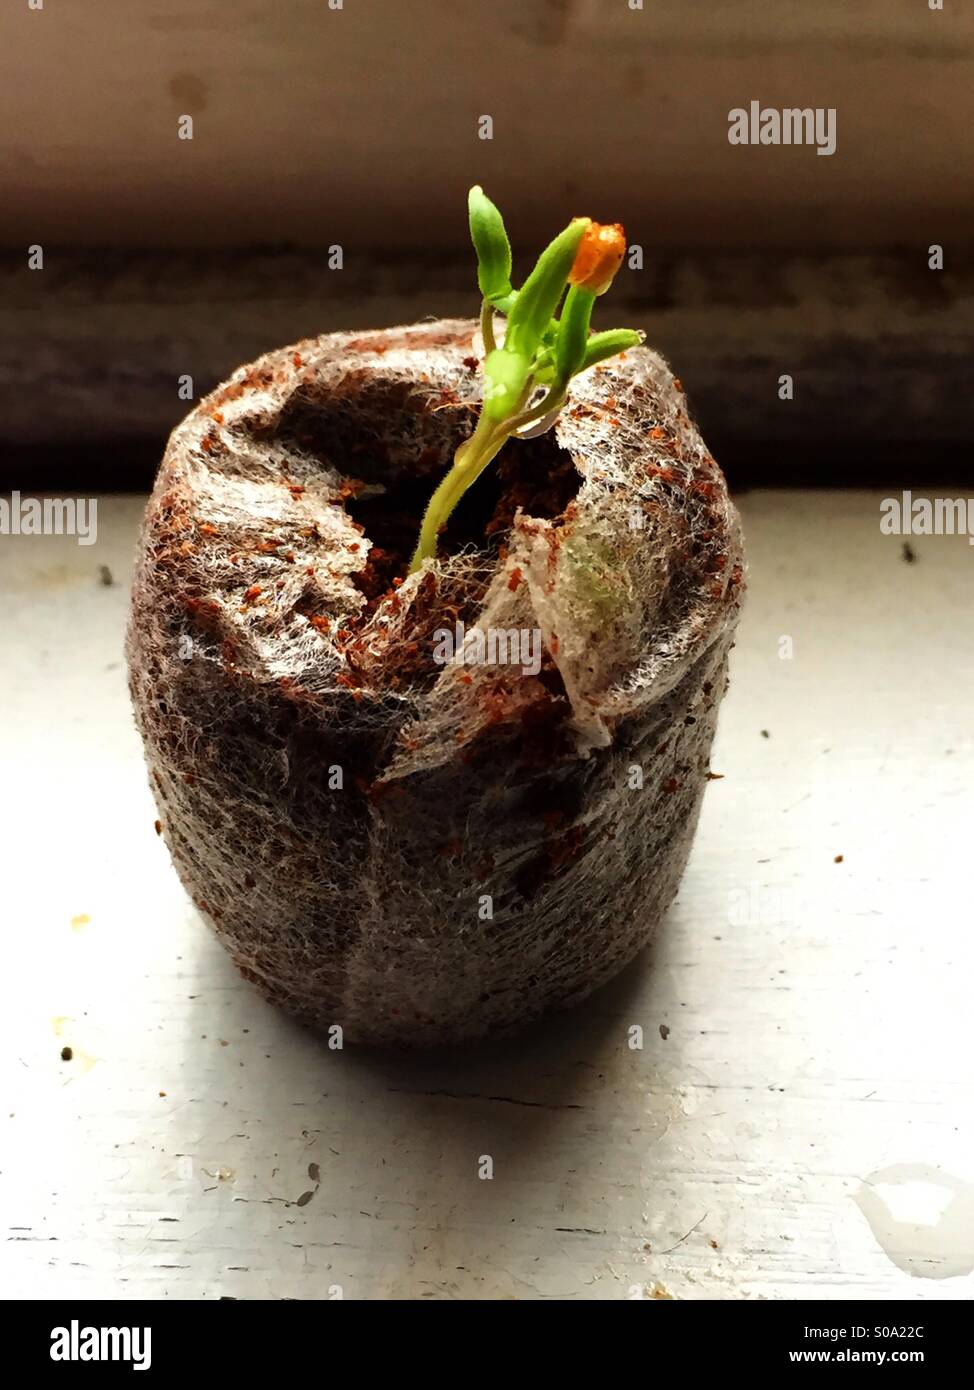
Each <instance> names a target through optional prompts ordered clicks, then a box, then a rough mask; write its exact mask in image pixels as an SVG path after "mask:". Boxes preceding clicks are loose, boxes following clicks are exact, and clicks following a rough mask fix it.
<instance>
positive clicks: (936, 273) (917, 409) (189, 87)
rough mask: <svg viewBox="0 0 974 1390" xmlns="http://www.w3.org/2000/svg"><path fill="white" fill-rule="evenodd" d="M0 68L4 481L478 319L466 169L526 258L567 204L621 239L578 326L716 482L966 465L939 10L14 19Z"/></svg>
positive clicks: (688, 0)
mask: <svg viewBox="0 0 974 1390" xmlns="http://www.w3.org/2000/svg"><path fill="white" fill-rule="evenodd" d="M633 3H637V0H633ZM0 54H2V57H0V93H2V95H0V101H2V120H0V187H2V199H0V248H2V250H0V344H2V346H0V449H2V453H0V467H2V469H3V478H4V486H45V485H47V486H54V485H58V486H64V485H74V486H80V485H86V486H89V487H94V486H106V485H115V486H118V485H129V486H133V487H144V486H146V485H147V483H148V481H149V480H150V479H151V475H152V470H153V467H154V465H155V462H156V461H157V459H158V457H159V455H160V453H161V450H162V447H163V444H164V441H165V436H166V433H167V431H168V429H169V428H171V427H172V425H173V424H174V423H175V422H176V421H177V420H178V419H179V417H180V415H181V414H182V413H183V411H184V410H185V409H186V403H185V402H181V401H180V400H179V398H178V396H177V385H176V383H177V379H178V377H179V376H180V375H182V374H184V373H188V374H190V375H192V376H193V379H194V385H195V388H196V391H197V394H201V393H202V392H203V391H205V390H208V389H209V388H210V387H211V386H212V385H214V384H215V383H216V382H217V381H218V380H220V379H221V378H222V377H223V376H225V375H226V373H227V372H228V371H230V370H231V369H232V368H233V367H234V366H235V365H237V364H238V363H239V362H241V361H244V360H247V359H248V358H250V357H253V356H255V355H256V354H257V353H259V352H260V351H263V350H265V349H267V348H270V347H272V346H275V345H277V344H279V343H282V342H287V341H293V340H296V339H298V338H300V337H303V336H306V335H310V334H314V333H317V332H320V331H324V330H326V329H330V328H338V327H355V326H363V327H364V326H370V325H375V324H380V323H385V322H391V321H402V320H406V319H411V318H414V317H417V316H420V315H423V314H427V313H434V314H438V313H468V312H470V313H472V312H473V311H474V309H475V307H476V296H475V289H474V281H473V276H472V273H471V266H470V261H469V257H468V253H467V251H466V228H465V220H464V206H463V200H464V193H465V190H466V187H467V186H468V184H469V183H471V182H482V183H483V184H484V185H485V187H486V188H487V189H488V191H489V192H490V193H491V194H492V196H494V197H495V198H496V199H497V201H498V202H499V203H500V204H501V206H502V208H503V209H504V211H505V215H506V216H507V219H508V223H509V226H510V229H511V232H512V236H513V238H514V241H515V248H516V250H520V251H521V253H522V256H523V257H524V258H526V257H527V255H529V254H531V253H532V252H533V251H535V250H536V249H537V248H538V246H539V244H540V243H541V241H542V240H543V239H544V238H545V237H547V236H548V235H550V234H551V233H552V232H553V231H554V230H556V229H557V228H558V226H559V225H560V224H562V223H563V222H564V220H565V219H566V218H567V217H568V216H570V215H572V214H574V213H580V212H585V213H589V214H590V215H592V216H595V217H596V218H599V219H602V220H609V221H612V220H616V219H618V220H622V221H623V222H625V224H626V228H627V232H628V234H629V236H630V239H631V240H632V241H635V242H638V243H639V244H640V245H641V246H642V247H643V251H644V267H643V269H642V270H626V271H625V272H624V273H623V274H622V275H621V276H620V279H619V281H618V283H617V286H616V287H615V288H614V289H613V292H612V296H611V301H607V302H606V307H605V310H604V312H605V314H606V315H608V316H609V317H610V318H611V321H612V322H613V323H615V322H628V323H632V324H634V325H636V326H640V327H643V328H645V329H646V331H647V333H648V334H649V338H650V341H651V342H652V344H653V345H654V346H658V347H659V348H660V349H661V350H662V351H663V352H664V353H665V354H666V355H667V356H668V357H669V358H670V359H671V361H672V362H673V365H674V367H675V369H676V370H677V372H678V373H679V375H680V376H681V378H682V379H683V380H684V382H685V384H686V386H687V389H688V392H689V395H690V399H691V402H692V404H693V406H694V408H695V409H696V412H697V414H698V416H699V418H700V421H701V424H702V427H703V429H704V432H705V434H706V436H707V438H708V441H709V442H710V443H711V445H712V447H713V448H714V450H715V452H716V453H717V455H718V457H719V458H721V460H722V461H723V462H724V464H725V467H726V468H727V470H728V472H729V474H730V476H731V479H732V481H733V482H734V483H735V484H736V485H738V486H745V485H747V484H749V483H754V482H762V481H773V482H780V483H789V482H799V481H800V482H806V483H807V482H812V483H816V482H823V483H826V482H827V483H834V482H856V483H861V482H877V483H881V482H887V481H888V482H894V481H897V480H902V481H903V483H904V485H909V484H910V483H920V482H924V481H926V482H935V481H948V480H950V481H958V480H959V481H963V479H964V477H965V476H967V474H968V473H969V451H968V447H967V446H968V445H969V442H970V439H971V435H972V429H971V426H972V424H974V417H972V409H971V404H970V390H969V381H970V366H969V364H970V360H971V352H972V348H974V307H972V306H974V295H972V279H974V272H972V270H971V255H970V252H971V245H972V235H971V234H972V223H971V218H970V210H971V206H972V201H974V200H972V191H974V189H972V184H974V159H972V158H971V155H972V143H974V140H972V134H971V132H972V129H974V84H972V82H971V80H970V73H971V70H972V69H971V59H972V56H974V12H972V11H971V9H970V7H965V6H964V5H962V4H960V3H958V2H957V0H944V8H943V9H942V10H936V9H933V10H932V9H930V7H929V4H928V3H927V0H861V3H857V4H855V5H852V6H850V5H849V4H847V3H845V2H844V0H818V3H815V4H809V3H804V0H776V3H774V4H766V3H758V0H727V3H723V4H715V3H702V0H646V4H645V8H643V9H638V8H636V9H633V8H631V5H630V0H494V3H492V4H491V5H489V6H485V5H483V4H481V3H479V2H478V0H459V2H458V3H443V0H409V3H408V4H403V3H400V2H399V0H344V3H343V5H342V8H341V9H331V8H329V4H328V0H289V3H286V4H278V3H274V4H272V3H269V2H268V0H265V3H262V4H258V3H249V4H247V3H244V4H239V5H230V4H228V3H225V2H224V0H195V3H188V0H184V2H183V3H180V0H176V3H173V4H161V3H148V0H125V2H124V3H123V0H99V3H97V4H95V3H93V0H90V2H89V3H88V4H82V5H75V6H72V7H67V6H65V5H63V4H60V3H56V0H44V4H43V7H42V9H40V10H31V9H29V8H28V0H17V3H11V4H10V5H8V6H7V7H6V8H5V10H4V13H3V16H2V18H0ZM752 99H754V100H758V101H760V102H761V104H762V105H763V106H766V107H768V106H774V107H782V106H801V107H805V106H809V107H826V108H834V109H835V112H836V132H837V144H836V151H835V153H834V154H833V155H831V156H829V157H821V156H818V155H817V154H816V152H815V149H814V148H809V147H807V146H797V147H790V148H788V147H782V146H755V147H739V146H733V145H731V144H729V142H728V139H727V131H728V112H729V111H730V110H731V109H732V108H734V107H738V106H745V107H746V106H747V105H748V103H749V102H750V101H751V100H752ZM484 115H489V116H491V118H492V121H493V138H492V139H491V140H482V139H480V138H479V129H480V124H479V122H480V118H481V117H482V116H484ZM184 116H191V117H192V122H193V138H192V140H183V139H180V138H178V131H179V122H180V118H181V117H184ZM934 244H936V245H940V246H942V247H943V256H944V269H942V270H932V269H930V268H929V264H928V262H929V247H930V246H931V245H934ZM37 245H40V246H42V247H43V251H44V268H43V270H30V269H28V248H29V247H31V246H37ZM334 245H340V246H341V247H342V252H343V269H342V270H340V271H338V270H329V269H328V267H327V248H328V247H329V246H334ZM610 302H611V308H610V307H609V305H610ZM783 373H788V374H789V375H792V376H793V378H794V382H795V387H794V399H793V400H792V401H781V400H780V399H779V396H778V379H779V376H780V375H781V374H783Z"/></svg>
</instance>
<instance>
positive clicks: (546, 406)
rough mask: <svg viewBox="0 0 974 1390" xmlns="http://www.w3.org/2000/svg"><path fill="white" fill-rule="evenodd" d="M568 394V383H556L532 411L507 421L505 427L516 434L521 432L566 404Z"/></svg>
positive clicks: (524, 412)
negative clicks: (526, 426) (518, 431)
mask: <svg viewBox="0 0 974 1390" xmlns="http://www.w3.org/2000/svg"><path fill="white" fill-rule="evenodd" d="M567 394H568V383H567V382H566V381H555V382H553V383H552V385H551V386H550V388H549V390H548V393H547V395H546V396H544V397H543V398H542V399H541V400H540V401H539V402H538V404H537V405H533V406H532V407H531V409H530V410H524V411H522V412H521V414H520V415H513V416H511V418H510V419H508V420H505V422H504V427H505V429H507V430H509V431H510V433H511V434H514V433H515V432H516V431H517V430H521V429H523V428H524V426H525V425H530V424H533V423H534V421H535V420H540V419H542V418H543V416H545V415H548V414H549V413H550V412H551V411H552V410H557V409H558V408H559V407H560V406H563V405H564V404H565V398H566V396H567Z"/></svg>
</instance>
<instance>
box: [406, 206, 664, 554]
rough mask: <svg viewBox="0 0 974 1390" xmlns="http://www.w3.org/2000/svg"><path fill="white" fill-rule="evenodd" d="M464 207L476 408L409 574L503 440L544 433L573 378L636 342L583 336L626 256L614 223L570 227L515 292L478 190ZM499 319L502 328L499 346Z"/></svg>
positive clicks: (493, 218) (496, 226) (503, 243)
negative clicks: (472, 290)
mask: <svg viewBox="0 0 974 1390" xmlns="http://www.w3.org/2000/svg"><path fill="white" fill-rule="evenodd" d="M468 208H469V214H470V236H471V239H472V241H473V244H474V250H475V251H476V253H477V283H478V285H479V286H480V293H481V296H482V304H481V311H480V326H481V331H482V335H483V340H484V363H483V381H484V386H483V399H482V403H481V408H480V415H479V417H478V419H477V425H476V428H475V430H474V432H473V434H472V435H471V436H470V438H469V439H466V440H465V441H464V442H463V443H462V444H461V445H460V447H459V448H458V449H457V451H456V454H455V455H454V458H453V466H452V468H451V469H450V471H449V473H447V475H446V477H445V478H444V479H443V481H442V482H441V483H440V485H439V487H437V489H436V491H435V492H434V493H433V496H432V497H431V498H430V501H429V505H428V507H427V508H426V513H425V515H424V517H423V524H422V527H421V529H420V533H419V542H418V544H417V546H416V550H415V552H414V554H413V558H412V561H411V563H410V566H409V572H410V574H412V573H413V572H414V571H415V570H418V569H421V568H422V566H423V564H424V563H425V561H426V560H428V559H431V558H433V557H434V556H435V555H436V543H437V537H438V536H439V534H440V532H441V531H442V529H443V527H444V526H445V525H446V523H447V521H448V520H449V519H450V516H451V515H452V513H453V509H454V508H455V507H456V505H457V503H458V502H459V501H460V498H461V497H462V496H463V494H464V493H465V492H466V491H467V488H468V487H470V485H471V484H472V483H473V482H475V481H476V480H477V478H479V477H480V475H481V473H482V472H483V471H484V469H485V468H486V467H487V465H488V464H489V463H490V462H491V460H492V459H494V458H496V456H497V455H498V453H500V451H501V449H502V448H503V447H504V445H505V444H506V443H507V441H508V439H510V438H511V437H512V436H513V435H521V436H522V437H524V436H526V435H530V434H535V433H539V432H540V431H541V430H542V429H546V428H550V426H551V425H553V424H554V422H555V420H556V419H557V417H558V413H559V411H560V410H561V408H562V406H563V405H564V404H565V401H566V399H567V397H568V390H569V386H570V385H571V382H572V379H573V378H574V377H576V376H578V374H579V373H580V372H584V371H587V370H588V369H589V367H594V366H595V364H596V363H597V362H604V361H605V360H606V358H608V357H614V356H615V355H616V353H619V352H625V350H626V349H627V348H632V347H636V345H637V344H639V343H641V342H642V340H643V334H642V333H638V332H636V331H635V330H634V329H630V328H614V329H611V330H610V331H609V332H605V333H595V334H590V331H589V328H590V323H591V319H592V309H593V307H594V304H595V301H596V299H597V298H598V296H599V295H602V294H604V293H605V291H606V290H607V289H608V288H609V286H610V285H611V284H612V281H613V279H614V278H615V274H616V271H617V270H618V269H619V266H620V265H621V264H622V258H623V256H624V255H625V250H626V238H625V233H624V232H623V230H622V228H621V227H620V226H619V225H618V224H616V225H612V226H600V225H599V223H597V222H593V221H592V220H591V219H590V218H588V217H576V218H573V220H572V221H571V222H569V224H568V226H567V227H566V228H565V229H564V231H562V232H559V234H558V236H556V237H555V239H554V241H552V242H551V243H550V244H549V245H548V246H547V247H546V248H545V250H544V251H542V253H541V255H540V256H539V257H538V260H537V263H536V264H535V266H534V269H533V270H532V271H531V273H530V275H529V276H528V277H527V279H526V280H525V281H524V283H523V285H521V287H520V289H515V288H514V286H513V285H512V283H511V264H512V259H511V244H510V241H509V240H508V237H507V232H506V230H505V228H504V219H503V218H502V217H501V214H500V212H499V211H498V209H497V208H496V207H495V206H494V204H493V203H492V202H491V201H490V199H489V198H488V197H487V196H486V195H485V193H484V191H483V189H482V188H480V187H475V188H471V190H470V194H469V199H468ZM566 287H567V291H568V292H567V294H566V293H565V291H566ZM563 297H564V298H563ZM559 306H561V312H560V314H559V312H558V311H559ZM498 315H500V316H503V317H504V318H505V319H506V331H505V333H504V338H503V342H502V343H501V344H500V345H498V342H497V338H498V336H499V335H498V334H497V333H496V331H495V327H496V320H497V316H498Z"/></svg>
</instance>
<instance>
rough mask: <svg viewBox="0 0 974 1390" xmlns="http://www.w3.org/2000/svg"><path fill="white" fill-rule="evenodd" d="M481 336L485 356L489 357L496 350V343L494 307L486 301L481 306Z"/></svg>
mask: <svg viewBox="0 0 974 1390" xmlns="http://www.w3.org/2000/svg"><path fill="white" fill-rule="evenodd" d="M480 335H481V337H482V338H483V340H484V356H485V357H489V356H490V354H491V353H492V352H493V351H494V350H495V349H496V347H497V344H496V343H495V342H494V306H493V305H492V304H491V302H490V300H489V299H485V300H484V302H483V304H481V306H480Z"/></svg>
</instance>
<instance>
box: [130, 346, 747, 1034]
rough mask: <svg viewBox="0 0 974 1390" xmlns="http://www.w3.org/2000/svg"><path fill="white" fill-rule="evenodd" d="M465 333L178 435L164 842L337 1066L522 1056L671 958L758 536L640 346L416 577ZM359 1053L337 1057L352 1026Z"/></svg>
mask: <svg viewBox="0 0 974 1390" xmlns="http://www.w3.org/2000/svg"><path fill="white" fill-rule="evenodd" d="M474 334H475V325H474V324H473V323H470V322H466V321H453V320H450V321H440V322H428V323H421V324H416V325H412V326H409V327H403V328H394V329H388V330H383V331H377V332H370V333H336V334H327V335H325V336H323V337H320V338H316V339H311V340H308V341H305V342H301V343H298V344H295V345H293V346H290V347H287V348H284V349H281V350H279V351H276V352H272V353H269V354H267V355H266V356H264V357H262V358H260V359H259V360H258V361H256V362H255V363H253V364H251V365H249V366H246V367H242V368H240V369H239V370H238V371H236V372H235V373H234V374H233V376H232V377H231V378H230V379H229V381H227V382H225V383H224V384H223V385H222V386H220V387H219V388H218V389H217V390H216V391H214V392H213V393H212V394H211V395H210V396H208V397H207V398H206V399H205V400H204V401H202V402H201V403H200V404H199V405H198V406H197V407H196V409H195V410H193V411H192V413H191V414H190V415H189V416H188V417H187V418H186V419H185V420H184V421H183V422H182V424H180V425H179V426H178V427H177V428H176V430H175V431H174V432H173V434H172V437H171V439H170V441H169V445H168V448H167V451H166V455H165V458H164V460H163V463H162V467H161V469H160V472H159V475H158V478H157V480H156V485H155V488H154V491H153V493H152V497H151V499H150V501H149V504H148V507H147V510H146V515H145V520H144V525H143V528H142V534H141V540H140V548H139V555H138V560H137V567H136V576H135V582H134V588H133V597H132V611H131V619H130V623H129V630H128V637H127V654H128V662H129V673H130V688H131V693H132V699H133V703H134V708H135V715H136V720H137V723H138V726H139V730H140V732H141V735H142V738H143V742H144V747H145V755H146V760H147V763H148V769H149V774H150V784H151V787H152V790H153V794H154V796H155V799H156V804H157V807H158V814H159V821H158V822H157V829H158V828H159V827H160V826H161V830H162V834H163V836H164V838H165V842H166V844H167V846H168V848H169V852H170V854H171V855H172V859H173V863H174V865H175V867H176V870H177V872H178V874H179V876H180V878H181V880H182V882H183V884H184V885H185V887H186V889H187V892H188V893H189V894H190V896H191V897H192V899H193V901H194V902H195V904H196V906H197V907H198V909H199V911H200V912H201V913H202V914H203V916H204V917H205V918H206V919H207V920H208V921H209V922H210V924H211V925H212V927H213V929H214V930H215V931H216V933H217V935H218V936H219V938H220V939H221V941H222V942H223V943H224V945H225V946H226V948H227V949H228V951H229V952H230V954H231V956H232V957H233V959H234V961H235V962H236V964H237V965H238V967H239V968H240V970H241V972H242V973H243V975H244V976H245V977H246V978H247V979H248V980H250V981H252V982H253V984H254V985H256V986H257V987H258V988H259V989H260V990H261V991H262V992H263V993H264V994H265V995H266V996H267V997H268V998H270V999H271V1000H273V1001H275V1002H276V1003H278V1004H280V1005H281V1006H282V1007H284V1008H286V1009H287V1010H289V1011H290V1012H291V1013H293V1014H295V1015H297V1016H299V1017H301V1018H302V1019H304V1020H306V1021H308V1022H309V1023H311V1024H313V1025H315V1026H316V1027H318V1028H321V1029H324V1030H331V1032H330V1034H329V1036H330V1037H332V1038H335V1037H341V1038H342V1039H343V1040H347V1041H350V1042H368V1043H379V1044H415V1045H434V1044H441V1043H455V1042H458V1041H461V1040H466V1039H475V1038H481V1037H485V1036H489V1035H501V1034H507V1033H510V1032H512V1031H514V1030H516V1029H518V1028H520V1027H521V1026H523V1025H524V1024H526V1023H527V1022H529V1021H530V1020H531V1019H533V1018H535V1017H536V1016H538V1015H539V1014H541V1013H542V1012H544V1011H545V1010H548V1009H552V1008H555V1007H564V1006H567V1005H570V1004H573V1003H575V1002H577V1001H579V1000H581V999H583V998H584V997H585V996H586V995H588V994H590V993H591V991H592V990H594V989H595V988H597V987H598V986H599V985H601V984H603V983H605V982H606V981H607V980H609V979H610V978H611V977H612V976H613V975H615V974H616V973H617V972H618V971H619V970H620V969H621V968H622V967H623V966H624V965H625V964H626V963H627V962H628V961H630V960H631V959H632V958H633V957H634V956H635V955H636V953H637V952H638V951H639V950H640V948H641V947H642V946H643V945H645V943H646V942H647V941H648V940H649V938H650V937H651V935H652V934H653V931H654V930H655V928H656V926H657V924H658V923H659V921H660V918H661V917H662V915H663V913H664V912H665V911H666V908H667V906H668V905H669V903H670V902H671V900H672V898H673V896H674V894H675V892H676V889H677V886H678V883H679V880H680V876H681V874H682V872H683V868H684V865H685V862H686V859H687V855H688V853H689V849H690V844H691V840H692V837H693V832H694V828H695V825H696V821H697V816H698V813H699V809H700V801H701V797H702V794H703V789H704V787H705V785H706V782H707V773H708V766H709V753H710V747H711V743H712V740H713V735H714V728H715V724H716V719H717V711H718V706H719V703H720V700H721V697H722V695H723V693H724V689H725V685H726V679H727V657H728V651H729V649H730V646H731V643H732V640H733V634H734V628H735V625H736V622H737V618H738V612H739V606H740V600H741V595H742V589H743V559H742V550H741V536H740V528H739V523H738V518H737V514H736V512H735V510H734V507H733V506H732V504H731V503H730V501H729V499H728V495H727V490H726V485H725V482H724V478H723V475H722V474H721V472H720V469H719V468H718V466H717V465H716V463H715V462H714V460H713V458H712V457H711V456H710V454H709V453H708V451H707V449H706V447H705V445H704V444H703V442H702V440H701V438H700V436H699V434H698V432H697V430H696V428H695V426H694V425H693V423H692V422H691V420H690V418H689V415H688V412H687V407H686V400H685V396H684V394H683V391H682V388H681V387H680V384H679V383H678V382H676V381H675V380H674V378H673V376H672V374H671V372H670V370H669V368H668V367H667V365H666V364H665V362H664V361H663V360H662V359H661V358H660V357H659V356H658V355H657V354H656V353H654V352H652V351H650V350H649V349H647V348H636V349H633V350H631V351H629V352H628V353H626V354H624V356H623V357H620V358H615V359H612V360H610V361H609V362H607V363H606V364H605V365H604V366H602V367H598V368H595V369H593V370H591V371H589V372H587V373H585V374H583V375H582V376H581V377H579V378H578V379H577V380H576V381H575V382H574V383H573V387H572V394H571V396H570V399H569V402H568V405H567V406H566V408H565V410H564V411H563V412H562V415H561V417H560V419H559V420H558V422H557V424H556V425H555V428H554V430H553V431H550V432H549V433H548V434H546V435H543V436H541V437H540V438H538V439H531V440H514V441H511V442H510V443H509V444H508V445H507V446H506V447H505V450H504V451H503V452H502V454H501V455H500V457H499V458H498V459H497V460H496V461H495V463H494V464H493V465H491V468H490V469H488V470H487V472H485V474H484V475H483V476H482V477H481V478H480V479H479V480H478V481H477V482H476V483H475V484H474V485H473V487H472V488H471V489H470V492H469V493H468V494H467V496H466V497H465V498H464V500H463V502H462V503H461V505H460V507H459V508H458V509H457V511H456V512H455V513H454V515H453V517H452V518H451V520H450V524H449V527H448V528H447V530H446V531H445V532H444V533H443V535H442V536H441V538H440V547H439V553H438V558H437V560H436V561H435V562H434V563H432V564H429V565H427V566H426V568H425V569H424V570H422V571H420V572H418V573H416V574H414V575H411V576H409V577H408V578H404V576H405V575H406V569H407V567H408V561H409V555H410V552H411V549H412V546H413V545H414V544H415V540H416V534H417V531H418V528H419V521H420V518H421V515H422V509H423V506H424V504H425V501H426V500H427V499H428V497H429V495H430V493H431V491H432V489H433V487H434V486H435V484H436V482H437V481H438V479H439V478H440V477H441V476H442V474H443V472H444V471H445V470H446V468H447V467H448V466H449V463H450V461H451V458H452V455H453V452H454V450H455V448H456V446H457V444H458V443H459V442H460V441H461V440H462V439H463V438H465V437H466V436H467V435H468V434H469V433H470V432H471V430H472V428H473V425H474V423H475V421H476V416H477V409H478V393H479V389H480V386H479V380H478V371H477V368H478V363H477V357H476V353H475V347H474ZM338 1028H340V1029H341V1033H340V1034H339V1033H337V1029H338Z"/></svg>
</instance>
